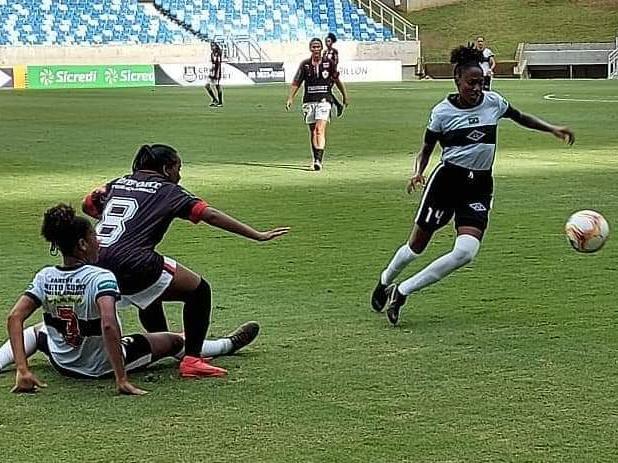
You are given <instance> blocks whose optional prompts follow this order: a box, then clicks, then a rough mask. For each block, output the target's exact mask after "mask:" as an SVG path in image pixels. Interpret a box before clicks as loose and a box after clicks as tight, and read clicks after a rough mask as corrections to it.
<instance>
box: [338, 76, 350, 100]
mask: <svg viewBox="0 0 618 463" xmlns="http://www.w3.org/2000/svg"><path fill="white" fill-rule="evenodd" d="M335 85H336V86H337V89H339V91H340V92H341V96H343V101H344V102H347V101H348V92H347V90H346V88H345V85H343V82H341V81H340V80H339V79H337V80H336V81H335Z"/></svg>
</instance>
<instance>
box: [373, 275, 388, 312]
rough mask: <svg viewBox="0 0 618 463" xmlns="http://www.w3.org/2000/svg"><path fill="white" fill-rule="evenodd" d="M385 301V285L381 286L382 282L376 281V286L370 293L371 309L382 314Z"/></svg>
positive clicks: (386, 297)
mask: <svg viewBox="0 0 618 463" xmlns="http://www.w3.org/2000/svg"><path fill="white" fill-rule="evenodd" d="M387 299H388V296H387V295H386V285H383V284H382V282H381V281H380V280H378V284H377V285H376V287H375V289H374V290H373V293H371V308H372V309H373V310H375V311H376V312H382V311H383V310H384V306H385V305H386V300H387Z"/></svg>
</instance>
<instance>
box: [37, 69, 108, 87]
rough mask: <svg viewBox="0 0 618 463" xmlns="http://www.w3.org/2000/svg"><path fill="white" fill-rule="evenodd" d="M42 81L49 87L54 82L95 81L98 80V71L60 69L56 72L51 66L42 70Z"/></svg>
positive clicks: (77, 82) (78, 82) (75, 82)
mask: <svg viewBox="0 0 618 463" xmlns="http://www.w3.org/2000/svg"><path fill="white" fill-rule="evenodd" d="M39 78H40V80H41V83H42V84H43V85H44V86H46V87H49V86H50V85H53V84H84V83H93V82H96V80H97V71H95V70H93V71H89V72H71V71H65V70H63V69H60V70H58V71H56V72H54V71H52V70H51V69H49V68H44V69H42V70H41V73H40V75H39Z"/></svg>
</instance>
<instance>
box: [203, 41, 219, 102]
mask: <svg viewBox="0 0 618 463" xmlns="http://www.w3.org/2000/svg"><path fill="white" fill-rule="evenodd" d="M222 60H223V56H222V53H221V47H220V46H219V44H218V43H217V42H211V43H210V72H209V73H208V83H207V84H206V87H205V88H206V91H207V92H208V94H209V95H210V98H211V100H212V101H211V103H210V106H216V107H220V106H223V89H222V88H221V67H222ZM213 85H214V87H215V90H216V91H217V94H216V95H215V91H214V90H213V88H212V86H213Z"/></svg>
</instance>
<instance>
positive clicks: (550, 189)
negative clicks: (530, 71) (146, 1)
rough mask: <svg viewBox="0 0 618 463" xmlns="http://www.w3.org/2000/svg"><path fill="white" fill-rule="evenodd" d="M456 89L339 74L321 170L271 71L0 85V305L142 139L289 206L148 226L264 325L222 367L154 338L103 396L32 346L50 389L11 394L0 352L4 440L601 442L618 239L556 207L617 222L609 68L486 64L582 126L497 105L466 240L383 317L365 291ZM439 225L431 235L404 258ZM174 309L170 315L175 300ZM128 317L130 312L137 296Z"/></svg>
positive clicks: (439, 458) (311, 451) (258, 454)
mask: <svg viewBox="0 0 618 463" xmlns="http://www.w3.org/2000/svg"><path fill="white" fill-rule="evenodd" d="M451 88H452V84H451V83H450V82H414V83H398V84H384V85H358V86H350V95H351V101H352V105H351V107H350V108H349V111H348V112H347V114H346V115H345V117H344V118H343V119H342V120H337V121H336V122H335V123H333V124H332V125H331V127H330V130H331V133H330V136H329V147H328V150H327V155H326V156H327V157H326V170H325V171H323V172H321V173H314V172H310V171H307V170H305V169H306V166H307V163H308V160H309V150H308V144H307V135H306V129H305V127H304V125H303V124H302V122H301V118H300V115H299V114H298V113H293V114H290V113H286V112H285V111H284V110H283V105H284V101H285V92H286V90H285V89H284V88H283V87H281V86H266V87H256V88H243V89H228V90H227V91H226V97H227V104H226V106H225V108H223V109H222V110H210V109H209V108H207V107H206V104H207V101H206V99H205V98H204V97H203V96H202V95H201V93H200V91H198V90H181V89H159V88H157V89H156V90H155V91H152V90H150V89H148V90H122V91H121V90H118V91H111V90H110V91H74V92H57V91H48V92H42V91H41V92H37V91H28V92H2V93H0V102H1V104H2V119H1V122H0V134H1V136H2V145H3V148H2V151H1V153H0V160H1V163H0V165H2V172H1V174H0V204H1V206H0V210H1V211H2V215H1V216H0V243H1V244H0V258H1V259H2V262H3V263H4V265H3V266H2V268H1V269H0V282H1V284H0V318H1V319H2V320H4V319H5V316H6V314H7V312H8V310H9V309H10V308H11V306H12V304H13V302H14V301H15V299H16V298H17V297H18V296H19V294H20V293H21V291H23V289H24V288H25V286H26V284H27V283H28V282H29V281H30V278H31V277H32V275H33V274H34V272H35V271H36V270H38V269H39V268H40V267H41V266H43V265H46V264H50V263H54V262H55V258H53V257H50V256H49V254H48V247H47V245H46V244H45V243H44V242H43V240H42V239H41V238H40V237H39V228H40V222H41V217H42V212H43V210H44V209H45V208H47V207H49V206H52V205H54V204H55V203H57V202H59V201H70V202H72V203H73V204H76V205H77V204H78V203H79V201H80V199H81V198H82V196H83V195H84V194H85V193H86V192H87V191H89V190H90V189H91V188H92V187H94V186H96V185H98V184H100V183H101V182H102V181H104V180H107V179H110V178H113V177H115V176H118V175H121V174H124V173H127V172H128V170H129V167H130V164H131V160H132V156H133V153H134V151H135V150H136V148H137V147H138V146H139V145H140V144H141V143H144V142H164V143H169V144H172V145H174V146H176V147H177V148H178V149H179V150H180V151H181V153H182V156H183V159H184V163H185V164H184V169H183V174H184V177H183V184H184V186H185V187H186V188H188V189H189V190H191V191H193V192H194V193H196V194H198V195H200V196H202V197H204V198H205V199H207V200H208V201H209V202H210V203H211V204H213V205H215V206H216V207H218V208H221V209H223V210H225V211H227V212H229V213H231V214H233V215H235V216H237V217H239V218H242V219H243V220H246V221H247V222H249V223H251V224H253V225H255V226H256V227H260V228H265V227H269V226H271V225H272V226H274V225H289V226H291V227H292V232H291V233H290V234H289V235H288V236H287V237H285V238H284V239H282V240H280V241H278V242H273V243H269V244H256V243H252V242H249V241H246V240H243V239H241V238H237V237H234V236H231V235H228V234H225V233H223V232H220V231H217V230H214V229H210V228H208V227H207V226H205V225H201V226H194V225H191V224H189V223H181V222H178V223H175V225H174V226H173V228H172V229H171V231H170V232H169V233H168V235H167V237H166V239H165V241H164V243H163V245H162V246H161V251H162V252H164V253H165V254H168V255H170V256H172V257H175V258H176V259H178V260H179V261H181V262H182V263H184V264H185V265H187V266H189V267H191V268H193V269H195V270H197V271H199V272H201V273H203V275H204V276H205V277H206V278H207V279H208V280H209V281H210V282H211V283H212V286H213V288H214V301H215V309H214V313H213V324H212V328H211V334H212V335H223V334H225V333H226V332H228V331H229V330H231V329H232V328H234V327H235V326H236V325H237V324H239V323H240V322H243V321H245V320H249V319H255V320H258V321H259V322H260V323H261V324H262V327H263V334H262V336H261V337H260V338H259V340H258V342H257V343H256V344H255V345H254V346H253V347H251V348H249V349H247V350H246V351H245V352H242V353H241V354H239V355H237V356H235V357H229V358H223V359H220V360H217V361H216V363H217V364H219V365H222V366H224V367H226V368H228V369H229V371H230V374H229V378H228V379H226V380H203V381H185V380H180V379H179V378H178V377H177V374H176V368H175V365H174V363H173V362H171V361H169V362H163V363H162V364H161V365H160V366H157V367H155V368H154V369H152V370H151V371H149V372H147V373H139V374H135V375H134V376H133V379H134V381H135V383H136V384H137V385H139V386H143V387H144V388H146V389H147V390H149V391H150V394H149V395H147V396H144V397H139V398H135V397H133V398H131V397H118V396H115V395H114V388H113V382H112V381H110V380H104V381H75V380H70V379H65V378H63V377H61V376H59V375H58V374H57V373H56V372H55V371H54V370H53V369H52V368H51V367H50V366H49V365H48V364H47V362H46V360H45V358H44V357H43V356H42V355H41V354H37V355H36V356H35V357H34V358H33V360H32V365H33V368H34V371H35V372H36V374H37V375H39V377H41V378H42V379H44V380H45V381H47V382H48V384H49V387H48V388H47V389H46V390H44V391H42V392H40V393H38V394H36V395H22V396H17V395H12V394H10V393H9V389H10V387H11V385H12V383H13V380H14V375H13V372H12V371H9V372H6V373H1V374H0V449H1V454H2V457H1V459H2V461H3V462H17V461H24V462H31V461H63V462H66V461H102V462H103V461H104V462H107V461H123V462H125V461H126V462H142V461H157V462H169V461H187V462H189V461H191V462H195V461H213V462H215V461H217V462H218V461H221V462H232V461H241V460H249V461H260V462H262V461H264V462H271V461H272V462H301V461H302V462H305V461H311V462H403V461H408V462H498V461H513V462H593V461H594V462H615V461H616V460H617V459H618V449H617V448H616V435H617V433H618V412H617V410H618V401H617V398H616V397H617V396H616V390H617V389H618V373H617V365H616V351H617V349H618V336H617V334H616V325H617V322H618V319H617V315H616V314H617V312H616V297H615V287H616V286H615V284H616V283H615V282H616V274H617V273H616V272H617V270H618V263H617V262H618V251H617V248H616V242H615V241H614V240H613V239H610V241H609V242H608V244H607V246H606V247H605V248H604V249H603V250H602V251H601V252H599V253H598V254H594V255H580V254H577V253H575V252H574V251H572V250H571V249H570V247H569V245H568V244H567V242H566V240H565V238H564V236H563V224H564V221H565V220H566V218H567V217H568V215H569V214H570V213H571V212H573V211H575V210H577V209H583V208H594V209H598V210H599V211H601V212H602V213H603V214H604V215H605V216H606V217H607V219H608V221H609V222H610V226H612V227H615V226H616V217H618V201H617V198H618V192H617V191H618V190H617V188H616V178H618V158H617V155H618V138H617V137H616V127H617V126H618V86H617V85H616V82H609V81H594V82H593V81H579V82H565V81H544V82H538V81H496V83H495V88H496V89H497V90H499V91H500V92H502V93H503V94H504V95H505V96H506V97H508V98H509V99H510V100H511V101H512V103H513V105H514V106H516V107H518V108H520V109H522V110H525V111H527V112H531V113H533V114H537V115H539V116H542V117H544V118H546V119H548V120H550V121H554V122H560V123H564V124H567V125H569V126H571V127H572V128H574V130H575V131H576V136H577V141H576V144H575V145H574V146H573V147H571V148H569V147H567V146H565V145H563V144H561V143H560V142H559V141H557V140H555V139H553V138H552V137H551V136H549V135H547V134H539V133H534V132H531V131H527V130H524V129H521V128H518V127H515V126H514V124H513V123H511V122H509V121H504V122H503V123H502V125H501V129H500V136H499V149H498V161H497V164H496V180H497V193H496V200H495V208H494V212H493V215H492V221H491V226H490V230H489V233H488V235H487V237H486V240H485V242H484V244H483V247H482V249H481V253H480V254H479V256H478V258H477V260H476V261H475V262H474V263H473V264H472V265H470V266H469V267H467V268H465V269H462V270H460V271H459V272H458V273H456V274H455V275H453V276H451V277H449V278H448V279H446V280H445V281H443V282H441V283H439V284H437V285H435V286H433V287H431V288H428V289H426V290H425V291H423V292H421V293H419V294H418V295H416V296H413V297H412V298H410V300H409V302H408V305H407V307H406V310H405V311H404V313H403V319H402V323H401V326H400V327H398V328H391V327H390V326H388V323H387V321H386V319H385V317H384V316H383V315H378V314H375V313H372V311H371V310H370V309H369V304H368V299H369V293H370V291H371V290H372V288H373V286H374V284H375V281H376V279H377V277H378V273H379V272H380V271H381V270H382V268H383V267H384V266H385V265H386V264H387V262H388V260H389V259H390V258H391V256H392V253H393V252H394V250H395V249H396V248H397V247H398V246H399V245H400V244H401V243H402V242H403V241H404V240H405V239H406V238H407V236H408V233H409V228H410V223H411V221H412V217H413V214H414V212H415V209H416V206H417V204H418V201H419V195H418V194H417V195H414V196H408V195H407V194H406V193H405V192H404V188H405V184H406V179H407V176H408V173H409V167H410V162H411V156H410V152H411V151H416V150H417V149H418V146H419V143H420V140H421V137H422V133H423V129H424V126H425V124H426V119H427V116H428V114H429V110H430V108H431V107H432V106H433V104H435V103H436V102H437V101H439V100H440V99H441V98H442V97H443V96H444V95H445V93H446V92H448V91H450V90H451ZM549 93H552V94H555V95H556V96H558V97H565V98H575V99H588V100H595V101H591V102H571V101H547V100H544V99H543V95H545V94H549ZM596 100H607V101H608V102H600V101H596ZM609 100H612V101H614V102H609ZM437 158H438V155H437V153H435V154H434V162H435V160H437ZM614 238H615V237H614ZM452 240H453V232H452V230H451V229H450V228H449V229H445V230H444V231H443V232H441V233H440V234H439V235H437V236H436V239H435V241H434V242H433V244H432V245H431V246H430V248H429V249H428V251H427V253H426V255H425V256H424V257H423V258H422V259H419V260H418V261H417V263H415V264H414V265H412V266H411V267H410V268H409V269H408V270H407V271H406V275H408V274H411V273H412V272H414V271H416V270H418V269H420V268H421V267H422V266H424V265H426V264H427V263H429V262H430V261H431V259H433V258H434V257H436V256H438V255H440V254H442V253H444V252H446V251H447V250H449V249H450V246H451V243H452ZM167 313H168V315H169V317H170V319H172V320H173V325H174V326H175V327H176V328H178V329H179V328H180V310H179V307H178V306H170V307H168V310H167ZM35 318H36V320H38V319H39V318H40V313H37V314H36V315H35ZM122 319H123V322H124V327H125V332H130V331H135V330H139V326H138V324H137V321H136V316H135V314H134V313H133V312H131V311H127V312H123V313H122ZM33 321H34V320H33ZM3 323H4V322H3ZM2 333H5V331H4V330H2ZM0 338H1V339H5V338H6V334H3V335H2V336H0Z"/></svg>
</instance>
